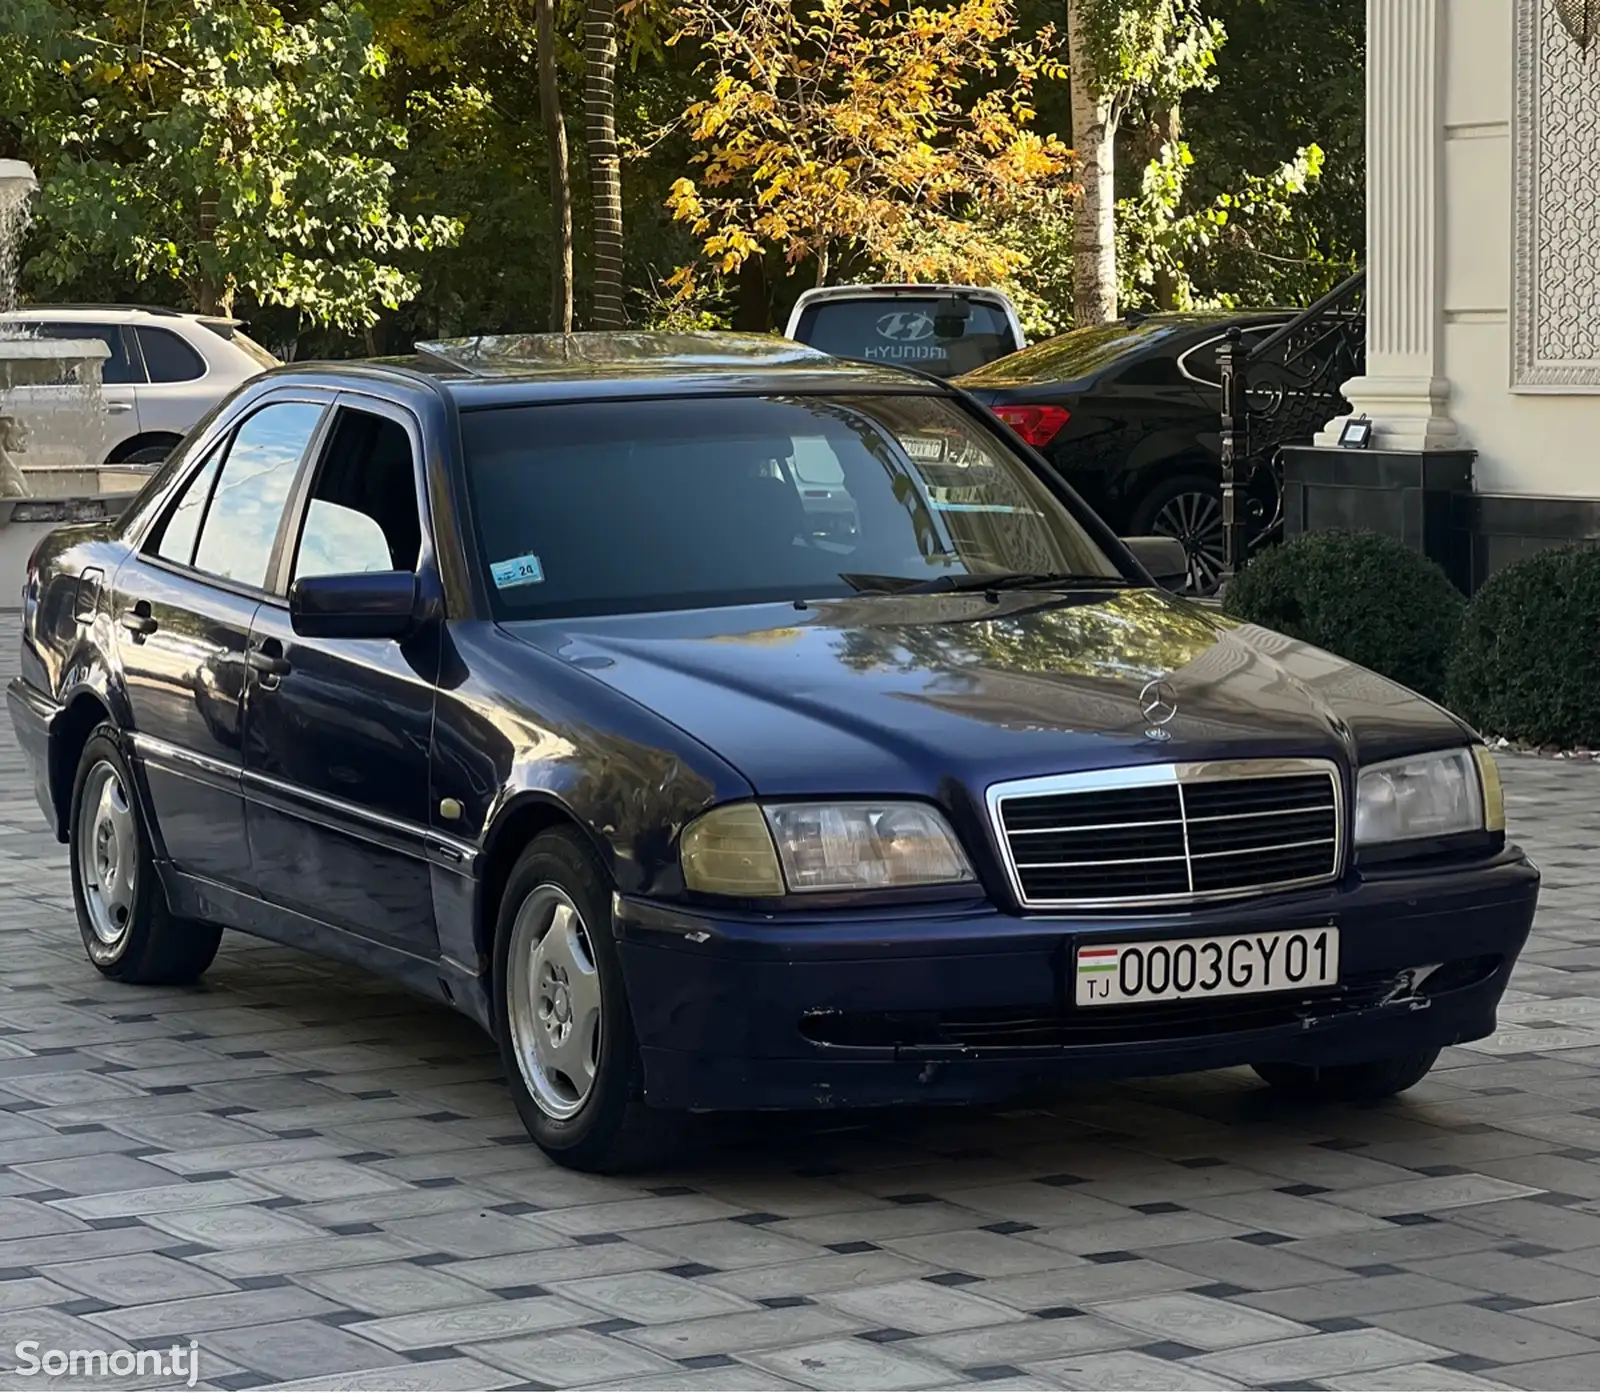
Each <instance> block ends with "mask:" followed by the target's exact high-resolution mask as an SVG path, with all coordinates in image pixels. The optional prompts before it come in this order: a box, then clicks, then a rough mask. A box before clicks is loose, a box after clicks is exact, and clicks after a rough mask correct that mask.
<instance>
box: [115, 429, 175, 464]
mask: <svg viewBox="0 0 1600 1393" xmlns="http://www.w3.org/2000/svg"><path fill="white" fill-rule="evenodd" d="M181 444H183V437H182V436H181V435H174V434H173V433H172V432H171V431H166V430H147V431H140V432H139V434H138V435H130V436H129V437H128V438H127V439H126V440H124V441H123V442H122V443H121V444H119V445H118V446H117V447H116V448H115V449H113V450H112V451H111V453H110V454H109V455H107V456H106V463H107V464H121V463H123V462H124V461H125V460H127V459H129V458H131V457H132V456H133V455H136V454H138V452H139V451H140V450H145V449H150V448H151V447H153V446H157V445H164V446H165V447H166V448H167V449H168V450H169V451H171V450H176V449H177V448H178V446H179V445H181Z"/></svg>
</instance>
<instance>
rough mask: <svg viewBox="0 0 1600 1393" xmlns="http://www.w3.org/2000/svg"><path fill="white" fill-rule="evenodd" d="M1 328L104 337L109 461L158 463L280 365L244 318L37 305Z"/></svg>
mask: <svg viewBox="0 0 1600 1393" xmlns="http://www.w3.org/2000/svg"><path fill="white" fill-rule="evenodd" d="M0 327H4V328H8V329H23V330H26V331H28V332H31V333H37V334H39V335H42V336H44V337H47V338H53V339H99V340H101V341H102V342H103V343H104V344H105V346H106V348H107V349H108V350H109V352H110V356H109V357H108V358H107V359H106V360H105V363H104V365H103V368H102V370H101V381H102V383H103V388H104V396H105V401H106V407H107V410H108V411H109V413H110V416H109V421H108V426H109V436H108V439H107V454H106V459H105V463H107V464H156V463H159V462H160V461H161V460H164V459H165V458H166V457H167V455H168V454H169V453H170V452H171V450H172V448H173V447H174V446H175V445H176V444H177V443H178V442H179V441H180V440H182V439H183V437H184V436H185V435H187V434H188V432H189V428H190V427H191V426H193V425H194V424H195V423H196V422H197V421H199V419H200V418H201V417H202V416H204V415H205V414H206V412H208V411H209V410H211V408H212V407H213V406H215V405H216V404H217V403H218V402H219V401H221V400H222V399H223V397H225V396H227V395H228V393H229V392H231V391H232V390H233V389H234V388H235V387H237V386H238V385H239V384H240V383H241V382H244V381H245V380H246V379H247V378H251V377H254V376H255V375H256V374H257V373H258V372H261V371H262V370H263V369H266V368H274V367H277V366H278V360H277V359H276V358H274V357H273V356H272V354H270V353H268V352H267V350H266V349H264V348H262V347H261V345H260V344H258V343H256V342H255V341H254V340H253V339H251V338H249V337H248V336H246V335H245V334H244V333H243V332H242V331H241V328H240V322H239V321H238V320H236V319H219V318H215V317H212V316H206V315H198V314H182V313H180V312H179V311H177V310H166V309H144V308H138V307H134V306H129V305H32V306H30V307H29V308H27V309H23V310H14V311H12V312H11V313H9V314H3V315H0Z"/></svg>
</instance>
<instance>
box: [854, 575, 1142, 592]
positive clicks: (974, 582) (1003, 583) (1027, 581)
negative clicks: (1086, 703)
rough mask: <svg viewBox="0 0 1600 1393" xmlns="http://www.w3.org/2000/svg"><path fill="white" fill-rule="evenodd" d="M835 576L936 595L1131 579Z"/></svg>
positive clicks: (1110, 586)
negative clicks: (924, 578) (914, 578)
mask: <svg viewBox="0 0 1600 1393" xmlns="http://www.w3.org/2000/svg"><path fill="white" fill-rule="evenodd" d="M839 579H840V580H842V581H844V582H845V584H846V585H849V586H851V587H853V588H854V589H855V590H857V591H858V592H860V593H862V594H877V595H936V594H963V593H967V592H972V591H991V590H995V591H999V590H1075V589H1079V588H1084V589H1087V588H1090V587H1094V588H1096V589H1106V590H1118V589H1124V588H1126V587H1127V586H1129V585H1131V584H1132V583H1133V582H1131V581H1129V580H1128V579H1127V578H1126V577H1124V576H1092V575H1076V574H1073V573H1071V572H1065V571H989V572H986V573H982V574H979V575H948V574H947V575H942V576H933V577H931V578H930V579H928V580H911V579H909V578H908V577H905V576H878V575H870V574H868V573H866V572H863V571H847V572H843V573H841V574H840V576H839Z"/></svg>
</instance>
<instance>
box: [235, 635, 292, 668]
mask: <svg viewBox="0 0 1600 1393" xmlns="http://www.w3.org/2000/svg"><path fill="white" fill-rule="evenodd" d="M245 662H247V663H248V664H249V665H250V668H251V671H253V672H259V673H260V674H261V675H262V676H263V677H283V676H285V675H287V673H288V672H289V660H288V659H287V658H285V657H284V656H283V647H282V645H281V644H279V642H278V640H277V639H275V638H269V639H268V640H267V641H266V642H265V643H263V644H262V645H261V646H260V647H259V648H252V649H251V650H250V651H249V653H247V654H246V655H245Z"/></svg>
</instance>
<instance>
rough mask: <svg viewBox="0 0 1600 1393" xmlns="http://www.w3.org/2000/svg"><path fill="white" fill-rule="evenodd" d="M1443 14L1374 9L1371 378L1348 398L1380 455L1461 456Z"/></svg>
mask: <svg viewBox="0 0 1600 1393" xmlns="http://www.w3.org/2000/svg"><path fill="white" fill-rule="evenodd" d="M1442 8H1443V6H1442V0H1367V371H1366V375H1365V376H1364V377H1358V378H1355V379H1354V380H1352V381H1350V382H1348V383H1346V384H1345V388H1344V394H1345V398H1346V399H1347V400H1348V401H1349V402H1350V404H1351V405H1352V406H1353V407H1354V409H1355V414H1356V415H1357V416H1360V415H1366V416H1369V417H1370V418H1371V419H1372V424H1373V440H1372V445H1373V448H1374V449H1379V450H1441V449H1456V448H1460V447H1461V445H1462V440H1461V438H1460V436H1459V435H1458V434H1457V432H1456V428H1455V424H1454V423H1453V422H1452V421H1451V420H1450V416H1449V412H1448V409H1447V407H1448V401H1449V396H1450V384H1449V382H1448V381H1446V380H1445V377H1444V374H1443V372H1442V370H1441V368H1442V364H1441V354H1442V351H1443V332H1442V330H1443V323H1444V314H1443V292H1442V276H1441V267H1442V263H1443V254H1442V250H1441V239H1442V233H1443V228H1442V226H1441V220H1440V216H1439V204H1440V181H1441V174H1442V171H1441V163H1442V159H1441V152H1442V149H1443V145H1444V113H1443V110H1442V106H1441V103H1442V95H1443V93H1442V83H1441V82H1440V79H1439V65H1440V63H1441V61H1442V59H1443V51H1444V42H1443V35H1442V32H1441V31H1442V26H1443V22H1444V16H1443V14H1442ZM1342 423H1343V418H1341V420H1339V421H1335V422H1333V423H1332V424H1331V425H1330V426H1329V427H1328V428H1327V429H1326V430H1325V431H1324V432H1323V434H1322V435H1321V436H1319V437H1318V443H1319V444H1330V445H1331V444H1336V443H1337V442H1338V435H1339V427H1340V425H1341V424H1342Z"/></svg>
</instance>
